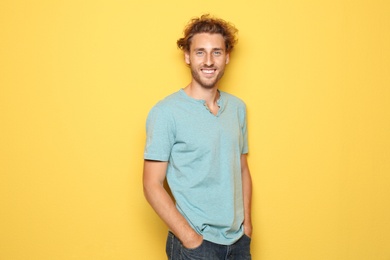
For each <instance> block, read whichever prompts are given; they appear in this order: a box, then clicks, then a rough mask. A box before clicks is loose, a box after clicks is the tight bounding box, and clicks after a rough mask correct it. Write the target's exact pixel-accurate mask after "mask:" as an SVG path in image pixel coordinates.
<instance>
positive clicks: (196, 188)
mask: <svg viewBox="0 0 390 260" xmlns="http://www.w3.org/2000/svg"><path fill="white" fill-rule="evenodd" d="M218 105H219V106H220V108H219V111H218V114H217V115H213V114H212V113H211V112H210V111H209V110H208V109H207V107H206V106H205V101H204V100H197V99H194V98H192V97H189V96H188V95H187V94H186V93H185V92H184V90H182V89H181V90H180V91H178V92H176V93H174V94H172V95H170V96H168V97H166V98H165V99H164V100H162V101H160V102H158V103H157V104H156V105H155V106H154V107H153V108H152V110H151V111H150V113H149V115H148V119H147V121H146V132H147V140H146V146H145V153H144V159H146V160H157V161H168V162H169V163H168V169H167V181H168V184H169V187H170V189H171V191H172V194H173V196H174V197H175V200H176V206H177V209H178V210H179V212H180V213H181V214H182V215H183V216H184V217H185V218H186V219H187V221H188V222H189V223H190V225H191V226H192V227H193V228H194V229H195V230H196V231H197V232H198V233H199V234H201V235H202V236H203V238H204V239H205V240H208V241H211V242H214V243H218V244H223V245H230V244H233V243H234V242H235V241H237V240H238V239H239V238H240V237H241V236H242V235H243V226H242V223H243V220H244V206H243V194H242V182H241V163H240V157H241V155H242V154H246V153H248V141H247V126H246V107H245V104H244V102H243V101H241V100H240V99H238V98H237V97H234V96H233V95H230V94H228V93H226V92H223V91H220V99H219V101H218Z"/></svg>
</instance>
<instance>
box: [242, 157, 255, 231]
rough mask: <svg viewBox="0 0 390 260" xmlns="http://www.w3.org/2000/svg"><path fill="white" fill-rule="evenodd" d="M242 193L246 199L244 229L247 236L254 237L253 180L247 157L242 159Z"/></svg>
mask: <svg viewBox="0 0 390 260" xmlns="http://www.w3.org/2000/svg"><path fill="white" fill-rule="evenodd" d="M242 160H243V161H244V162H242V169H241V176H242V191H243V197H244V223H243V224H244V229H245V234H247V235H248V236H251V235H252V212H251V211H252V178H251V175H250V171H249V167H248V164H247V162H246V157H245V158H243V159H242Z"/></svg>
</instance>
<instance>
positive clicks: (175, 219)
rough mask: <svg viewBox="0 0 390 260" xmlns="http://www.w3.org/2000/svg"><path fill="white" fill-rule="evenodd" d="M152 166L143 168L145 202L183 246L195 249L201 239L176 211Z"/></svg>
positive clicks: (147, 165)
mask: <svg viewBox="0 0 390 260" xmlns="http://www.w3.org/2000/svg"><path fill="white" fill-rule="evenodd" d="M157 165H158V163H157ZM154 166H155V165H153V162H152V163H146V164H145V167H144V180H143V183H144V194H145V198H146V200H147V201H148V202H149V204H150V205H151V207H152V208H153V209H154V211H155V212H156V213H157V215H158V216H159V217H160V218H161V219H162V220H163V221H164V222H165V224H166V225H167V226H168V228H169V229H170V230H171V231H172V232H173V233H174V234H175V235H176V236H177V237H178V238H179V240H180V241H181V242H182V243H183V245H184V246H186V247H188V248H192V247H196V246H197V245H198V244H200V243H199V241H201V240H202V237H201V236H200V235H199V234H198V233H196V232H195V230H194V229H193V228H192V227H191V226H190V225H189V223H188V221H187V220H186V219H185V218H184V217H183V215H181V214H180V212H179V211H178V210H177V208H176V206H175V203H174V202H173V200H172V198H171V197H170V196H169V194H168V192H167V191H166V190H165V188H164V185H163V180H164V178H154V177H155V175H157V174H158V173H157V174H156V172H155V171H156V170H157V171H158V170H159V169H158V168H156V167H154ZM160 176H161V174H160ZM164 176H165V174H164Z"/></svg>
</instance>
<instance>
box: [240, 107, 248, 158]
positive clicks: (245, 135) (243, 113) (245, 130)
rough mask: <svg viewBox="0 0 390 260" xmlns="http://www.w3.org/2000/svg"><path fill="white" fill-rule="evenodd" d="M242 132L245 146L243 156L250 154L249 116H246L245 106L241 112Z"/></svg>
mask: <svg viewBox="0 0 390 260" xmlns="http://www.w3.org/2000/svg"><path fill="white" fill-rule="evenodd" d="M241 131H242V136H243V139H244V140H243V146H242V151H241V153H242V154H247V153H248V150H249V149H248V127H247V114H246V106H245V105H244V106H243V107H242V110H241Z"/></svg>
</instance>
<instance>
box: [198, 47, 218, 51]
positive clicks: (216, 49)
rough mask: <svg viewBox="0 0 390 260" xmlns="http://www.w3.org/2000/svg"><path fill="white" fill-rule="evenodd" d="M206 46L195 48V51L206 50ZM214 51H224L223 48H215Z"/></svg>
mask: <svg viewBox="0 0 390 260" xmlns="http://www.w3.org/2000/svg"><path fill="white" fill-rule="evenodd" d="M205 50H206V49H205V48H195V49H194V51H205ZM212 51H224V49H223V48H213V49H212Z"/></svg>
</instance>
